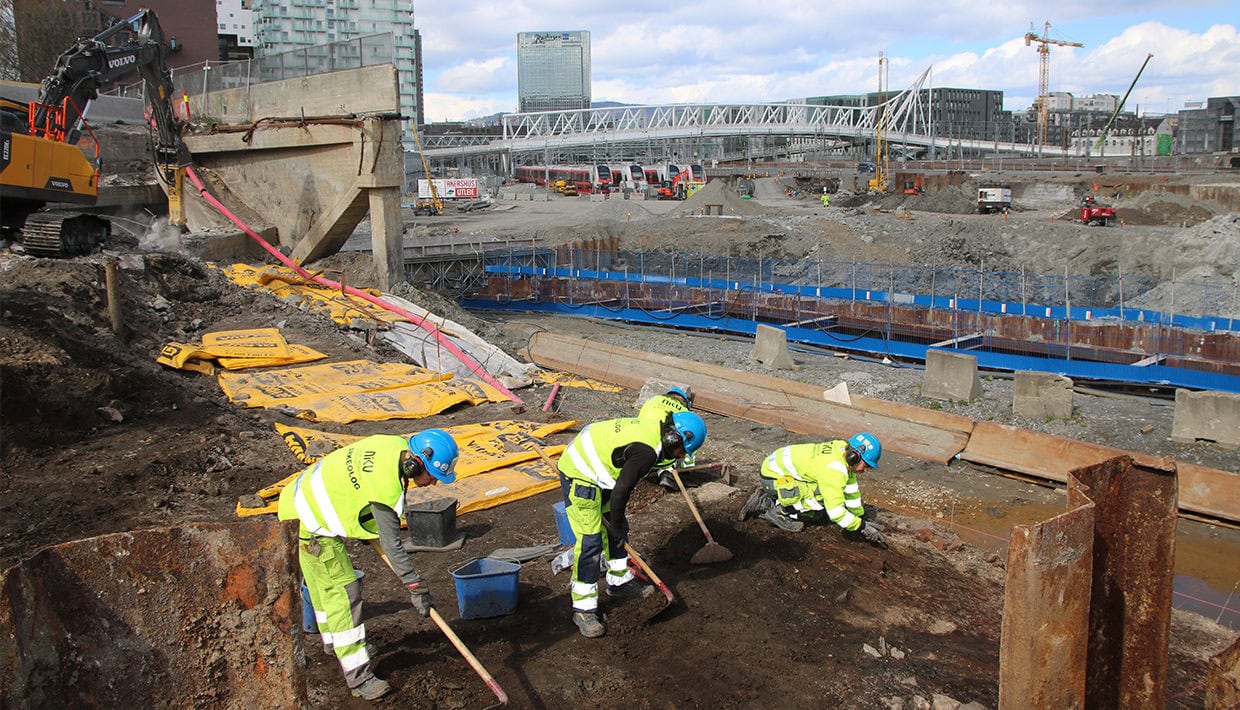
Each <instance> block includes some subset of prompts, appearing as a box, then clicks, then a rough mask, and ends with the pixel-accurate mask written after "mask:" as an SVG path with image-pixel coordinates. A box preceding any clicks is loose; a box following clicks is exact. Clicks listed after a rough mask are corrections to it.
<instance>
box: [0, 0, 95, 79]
mask: <svg viewBox="0 0 1240 710" xmlns="http://www.w3.org/2000/svg"><path fill="white" fill-rule="evenodd" d="M0 2H4V3H6V4H7V5H9V6H11V7H12V18H13V21H12V23H11V25H10V26H9V27H10V29H11V31H12V33H13V36H12V39H13V41H12V42H5V43H4V46H5V47H13V48H15V49H14V50H13V51H12V53H13V54H15V55H16V56H15V59H16V61H15V66H14V69H15V70H16V72H15V73H16V78H17V80H18V81H28V82H33V83H38V82H41V81H43V79H44V77H46V76H47V75H48V74H51V72H52V69H54V68H55V66H56V59H57V58H58V57H59V56H60V55H61V54H62V53H63V52H64V51H65V50H67V49H69V48H71V47H73V46H74V44H75V43H76V42H77V39H78V37H81V36H93V35H94V34H95V31H93V28H91V27H87V26H86V17H84V8H83V6H82V3H81V2H75V1H73V0H0Z"/></svg>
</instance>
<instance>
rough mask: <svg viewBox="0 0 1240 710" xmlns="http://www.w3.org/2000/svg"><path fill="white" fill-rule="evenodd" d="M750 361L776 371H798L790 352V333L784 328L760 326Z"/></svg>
mask: <svg viewBox="0 0 1240 710" xmlns="http://www.w3.org/2000/svg"><path fill="white" fill-rule="evenodd" d="M750 359H752V360H753V361H754V362H757V363H760V364H762V365H766V366H767V367H770V368H773V369H776V370H795V369H797V364H796V363H795V362H793V360H792V355H791V354H790V353H789V352H788V333H787V332H786V331H785V330H784V329H783V328H776V327H774V326H769V325H761V324H759V325H758V332H757V334H756V337H755V338H754V346H753V354H752V355H750Z"/></svg>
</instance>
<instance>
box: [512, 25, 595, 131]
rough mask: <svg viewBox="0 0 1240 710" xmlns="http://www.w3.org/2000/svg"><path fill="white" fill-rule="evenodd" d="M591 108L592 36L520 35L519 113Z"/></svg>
mask: <svg viewBox="0 0 1240 710" xmlns="http://www.w3.org/2000/svg"><path fill="white" fill-rule="evenodd" d="M578 108H590V33H589V32H588V31H585V30H581V31H577V32H518V33H517V110H518V111H521V112H526V111H563V110H569V109H578Z"/></svg>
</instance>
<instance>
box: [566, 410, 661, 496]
mask: <svg viewBox="0 0 1240 710" xmlns="http://www.w3.org/2000/svg"><path fill="white" fill-rule="evenodd" d="M633 443H642V444H646V445H648V446H650V448H652V449H654V453H655V456H656V457H658V456H659V455H660V454H661V453H662V451H663V437H662V427H661V425H660V423H659V421H658V420H657V419H641V418H639V417H625V418H623V419H609V420H606V421H601V422H594V423H593V424H589V425H587V426H586V428H585V429H582V430H581V433H580V434H578V435H577V436H576V438H574V439H573V440H572V442H571V443H570V444H569V445H568V448H566V449H565V450H564V453H563V454H561V455H560V462H559V468H560V471H561V472H563V474H564V475H565V476H567V477H568V478H575V479H577V480H579V481H587V482H589V483H593V484H594V485H596V486H598V487H599V488H602V489H605V490H611V489H613V488H615V487H616V478H617V477H618V476H619V475H620V469H621V467H622V466H623V463H624V462H623V461H621V462H619V465H618V464H617V462H616V457H614V456H613V454H614V453H615V452H616V450H617V449H623V448H624V447H626V446H628V445H629V444H633Z"/></svg>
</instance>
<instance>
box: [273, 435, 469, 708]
mask: <svg viewBox="0 0 1240 710" xmlns="http://www.w3.org/2000/svg"><path fill="white" fill-rule="evenodd" d="M459 454H460V450H459V448H458V447H457V444H456V441H454V440H453V439H452V436H451V435H449V434H448V433H447V432H445V431H443V430H442V429H427V430H426V431H424V432H421V433H420V434H414V435H413V436H411V437H409V438H408V439H406V438H405V437H403V436H393V435H390V434H376V435H374V436H368V437H366V438H364V439H362V440H360V441H356V442H354V443H352V444H350V445H348V446H345V447H343V448H340V449H337V450H335V451H333V452H331V453H330V454H328V455H326V456H324V457H323V458H322V459H320V460H319V461H318V462H316V463H315V464H314V465H312V466H310V467H309V468H307V469H305V470H304V471H302V472H301V473H300V474H299V475H298V476H297V478H296V479H294V480H293V482H292V483H290V484H289V485H287V486H285V487H284V489H283V490H282V491H280V502H279V513H278V517H279V519H280V520H299V521H301V527H300V529H299V531H298V541H299V542H298V548H299V549H298V562H299V563H300V566H301V573H302V576H303V577H304V578H305V583H306V587H307V589H308V590H309V592H310V600H311V602H312V603H313V605H314V614H315V620H316V621H317V622H318V626H319V632H320V633H321V634H322V636H323V646H324V648H325V649H326V650H327V651H328V652H330V653H335V655H336V658H337V660H339V661H340V668H341V670H342V671H344V678H345V682H346V683H347V684H348V686H349V689H350V691H351V692H352V694H353V695H354V696H355V697H360V698H365V699H366V700H376V699H378V698H381V697H383V696H384V695H386V694H387V693H388V692H389V691H390V690H391V686H389V685H388V683H387V681H385V680H383V679H382V678H380V677H378V676H376V675H375V674H374V673H373V672H372V671H371V668H370V665H371V664H370V660H371V659H370V654H371V649H370V647H369V646H368V645H367V643H366V626H365V624H363V623H362V598H361V584H360V582H359V580H358V579H357V576H356V575H355V573H354V571H353V563H352V562H351V561H350V560H349V553H348V551H347V550H345V546H344V541H345V540H346V539H352V540H375V539H378V541H379V545H380V546H381V547H382V548H383V552H384V554H386V555H387V558H388V561H389V562H390V564H391V565H392V571H393V572H395V573H396V575H397V576H398V577H399V578H400V581H401V583H402V584H404V585H405V587H406V588H407V589H408V590H409V598H410V601H411V602H412V603H413V606H414V608H416V609H417V610H418V612H419V613H420V614H421V615H422V616H423V617H426V616H429V615H430V610H431V606H432V604H433V602H432V600H431V595H430V588H429V587H428V586H427V584H426V582H425V581H424V580H423V579H422V576H421V575H420V574H418V572H417V570H416V569H414V567H413V562H412V560H410V559H409V554H408V553H407V552H405V548H404V545H403V544H402V543H401V539H400V516H401V512H402V511H403V509H404V502H405V490H406V488H408V485H409V483H410V482H413V483H414V484H416V485H418V486H433V485H435V484H437V483H452V482H453V481H454V480H456V474H455V473H454V468H455V466H456V460H457V457H458V456H459Z"/></svg>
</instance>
